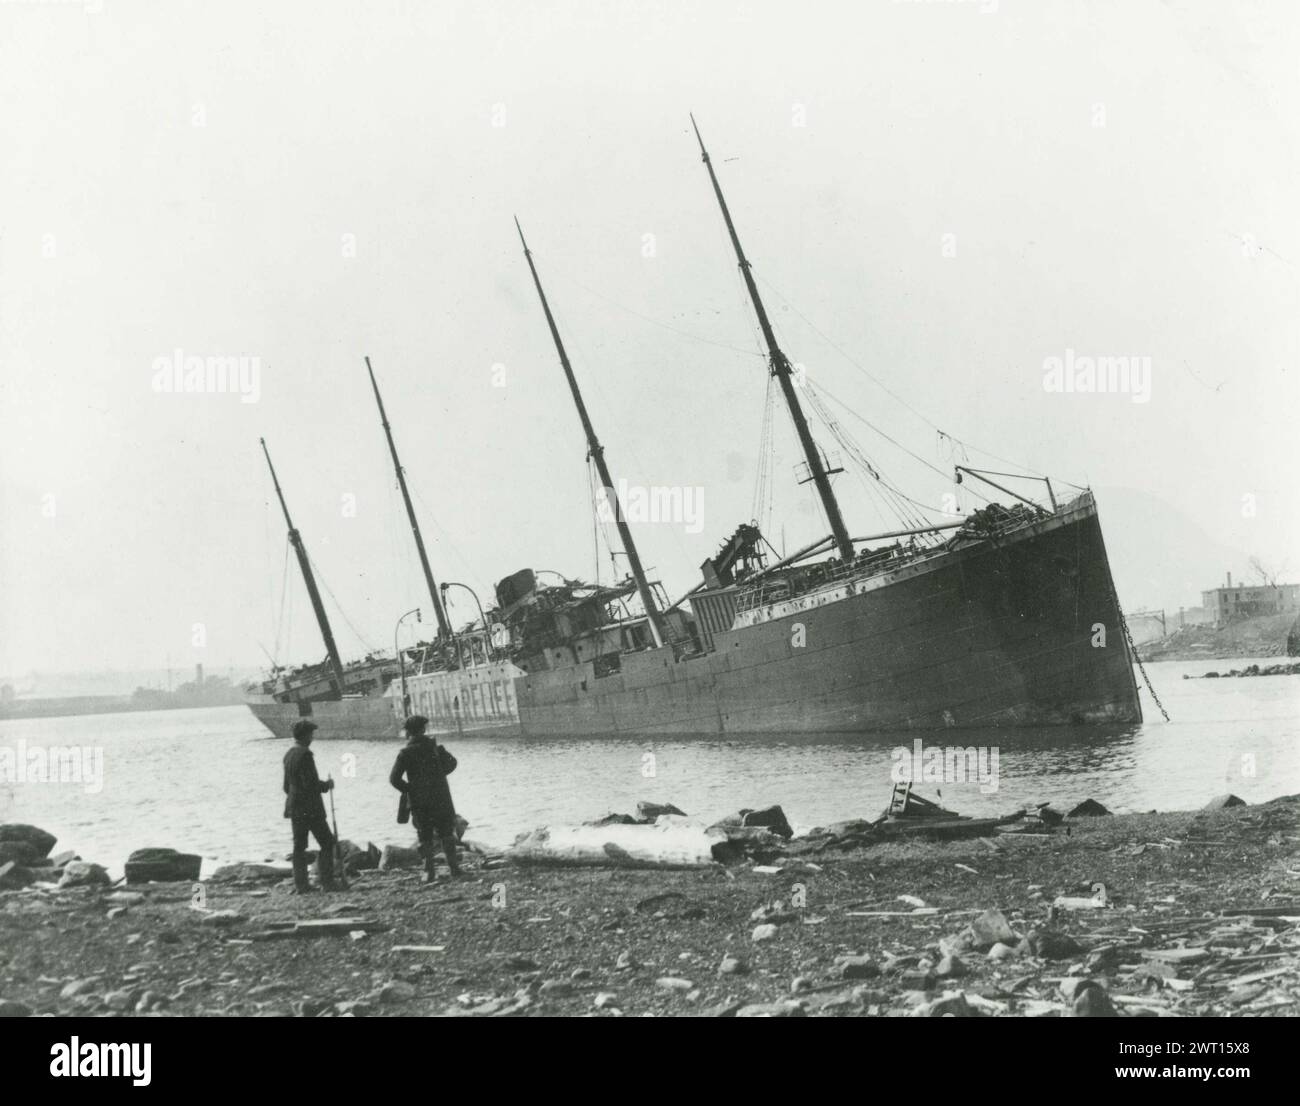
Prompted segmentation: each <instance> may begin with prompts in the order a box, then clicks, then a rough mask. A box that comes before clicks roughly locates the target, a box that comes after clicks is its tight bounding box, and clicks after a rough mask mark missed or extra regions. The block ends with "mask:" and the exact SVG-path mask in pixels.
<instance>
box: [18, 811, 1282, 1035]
mask: <svg viewBox="0 0 1300 1106" xmlns="http://www.w3.org/2000/svg"><path fill="white" fill-rule="evenodd" d="M1212 805H1213V806H1214V807H1215V808H1216V809H1207V810H1203V811H1198V812H1193V813H1171V814H1154V813H1153V814H1141V815H1122V816H1097V817H1083V816H1078V817H1067V816H1064V815H1058V814H1056V813H1054V812H1042V813H1041V815H1040V816H1039V817H1037V818H1035V819H1031V820H1029V821H1028V822H1024V821H1022V822H1021V823H1020V824H1018V825H1017V826H1015V827H1014V829H1015V830H1016V831H1017V832H995V829H996V828H997V827H985V826H976V827H975V828H974V829H973V830H971V832H970V833H969V834H965V835H958V837H957V839H943V838H944V837H945V836H946V835H945V834H944V833H942V832H935V833H929V832H920V833H916V834H908V835H906V836H898V835H894V836H888V837H886V836H882V835H881V834H880V833H878V832H876V831H875V830H874V829H872V828H871V827H872V826H873V823H866V822H861V823H858V822H849V823H842V824H841V826H840V827H837V828H836V829H834V830H831V829H829V828H828V830H827V831H823V832H822V833H820V834H819V835H810V836H809V837H806V838H799V839H794V840H786V839H785V838H784V837H782V836H781V835H779V834H773V833H772V831H771V829H770V828H760V829H759V830H758V832H754V833H746V832H743V829H744V827H732V830H733V832H730V833H729V835H728V836H727V841H728V842H729V843H731V842H740V847H738V848H732V849H731V850H730V852H729V853H728V854H727V856H726V861H727V862H726V863H716V862H714V863H709V864H707V865H704V866H697V867H685V868H664V867H654V866H643V867H624V866H621V865H620V863H619V861H618V858H612V859H611V860H610V863H609V866H579V867H570V866H538V865H536V864H532V863H528V864H522V863H511V862H508V860H507V859H506V858H503V857H501V856H496V855H492V854H490V853H485V852H483V851H473V850H467V852H468V855H467V857H466V858H465V859H466V866H467V872H466V875H465V876H464V877H462V878H461V879H458V880H451V879H449V878H448V879H444V880H442V881H441V882H439V883H437V884H435V885H434V886H433V887H429V888H426V887H424V886H423V885H421V883H420V882H419V876H418V873H417V872H416V871H414V870H412V869H409V868H405V867H401V866H399V865H401V864H402V863H404V860H403V858H402V857H401V856H400V855H399V854H397V853H394V854H392V855H391V856H390V857H389V858H388V859H389V864H388V865H386V870H381V869H379V868H378V867H370V866H369V865H370V864H371V863H372V862H375V863H378V859H379V858H378V857H376V856H375V855H374V853H373V852H372V851H371V850H357V853H356V854H354V856H353V860H352V862H351V865H350V866H351V867H352V868H353V872H352V875H351V878H350V886H349V888H348V889H347V890H346V891H344V892H340V893H336V894H314V895H310V896H295V895H292V894H290V893H289V890H290V888H291V886H292V883H291V881H290V880H289V879H288V878H287V869H286V868H284V867H283V866H278V865H262V864H249V865H233V866H229V867H228V868H227V869H225V870H223V871H222V872H219V873H215V874H214V875H213V876H211V877H208V878H206V879H204V880H203V881H202V882H197V883H195V882H191V881H188V880H177V881H172V882H147V883H141V884H138V885H134V884H133V885H113V884H112V882H111V881H110V880H108V878H107V875H106V874H105V875H104V876H103V877H102V878H101V877H100V876H99V875H97V874H92V875H90V876H87V875H86V869H93V868H95V867H97V866H95V865H85V866H84V867H82V868H77V867H71V866H72V865H76V864H81V863H82V862H79V861H68V860H66V858H63V859H64V861H65V862H64V866H63V871H64V873H65V876H64V879H65V880H66V876H67V873H68V871H69V869H71V872H72V873H73V878H72V879H71V880H66V882H64V884H63V886H61V887H60V886H58V883H57V881H55V880H53V879H50V878H44V879H34V880H33V881H32V882H30V883H29V884H28V885H26V886H21V887H18V888H16V889H12V890H8V891H3V892H0V1014H7V1015H9V1016H15V1015H17V1016H22V1015H27V1014H37V1015H40V1014H52V1015H149V1016H167V1015H226V1016H257V1017H268V1016H308V1017H311V1016H344V1017H346V1016H364V1015H388V1014H395V1015H408V1016H409V1015H447V1016H471V1017H472V1016H488V1017H501V1016H510V1015H550V1016H582V1015H590V1016H644V1015H658V1016H741V1017H749V1016H772V1017H804V1016H848V1015H868V1016H870V1015H885V1016H902V1015H907V1016H944V1015H948V1014H952V1015H956V1016H973V1017H981V1016H1031V1017H1034V1016H1042V1017H1058V1016H1065V1017H1070V1016H1122V1017H1133V1016H1205V1015H1210V1016H1231V1017H1238V1016H1242V1017H1248V1016H1261V1015H1262V1016H1288V1015H1289V1016H1294V1015H1296V1014H1300V924H1298V923H1300V891H1298V889H1297V881H1298V880H1300V865H1298V864H1297V860H1296V855H1297V853H1296V843H1297V841H1298V840H1300V796H1292V797H1288V798H1283V799H1277V800H1274V801H1272V802H1268V803H1264V804H1260V805H1256V806H1247V805H1244V804H1242V805H1227V804H1225V803H1224V802H1223V801H1218V802H1216V803H1215V804H1212ZM1084 813H1086V811H1085V812H1084ZM742 821H743V819H742ZM1003 828H1005V827H1003ZM0 829H2V830H5V831H6V832H3V833H0V855H3V854H5V850H4V849H3V845H4V844H5V843H6V839H7V840H8V841H9V842H12V841H13V840H16V839H17V838H16V837H15V836H14V835H13V834H12V833H10V832H7V831H11V830H12V829H13V827H0ZM934 838H939V839H937V840H936V839H934ZM753 842H758V843H759V844H758V845H753ZM42 843H43V842H42ZM52 846H53V842H51V843H50V848H52ZM50 848H47V849H46V850H45V853H46V854H48V853H49V852H50ZM19 852H23V850H21V849H10V850H8V854H9V855H12V854H14V853H19ZM153 852H154V853H165V852H166V850H153ZM363 854H364V855H363ZM177 855H182V854H177ZM28 859H29V860H30V859H32V858H31V857H28ZM36 859H41V860H44V859H46V856H45V855H43V856H42V857H39V858H36ZM408 859H409V858H408ZM166 862H167V858H166V857H165V856H160V855H155V856H153V857H151V858H147V859H146V861H141V862H140V863H154V864H157V863H166ZM7 863H11V864H12V863H13V861H12V860H9V861H8V862H7ZM359 865H364V866H362V867H358V866H359ZM41 867H42V866H41V865H36V866H34V867H32V868H30V869H27V870H29V871H39V870H40V869H41ZM0 871H3V866H0ZM99 871H100V872H102V871H103V869H99ZM154 873H155V874H159V873H161V874H163V875H166V874H167V873H166V871H165V870H164V869H154ZM49 874H51V875H52V874H53V872H51V873H49Z"/></svg>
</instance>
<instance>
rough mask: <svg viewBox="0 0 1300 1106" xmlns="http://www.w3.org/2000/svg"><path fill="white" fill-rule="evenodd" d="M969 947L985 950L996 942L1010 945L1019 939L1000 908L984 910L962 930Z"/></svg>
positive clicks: (980, 950)
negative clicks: (966, 937) (967, 939)
mask: <svg viewBox="0 0 1300 1106" xmlns="http://www.w3.org/2000/svg"><path fill="white" fill-rule="evenodd" d="M962 933H963V935H966V936H968V937H969V939H970V947H971V948H973V949H976V950H977V951H979V952H985V951H987V950H988V949H990V948H992V947H993V946H994V945H996V944H1003V945H1012V944H1015V943H1016V942H1017V941H1019V940H1020V938H1019V936H1018V935H1017V934H1016V931H1015V930H1014V929H1012V928H1011V923H1010V922H1008V921H1007V918H1006V915H1005V914H1003V913H1002V911H1001V910H986V911H984V913H983V914H981V915H980V916H979V917H978V918H976V919H975V920H974V921H973V922H971V924H970V925H969V926H967V927H966V929H964V930H963V931H962Z"/></svg>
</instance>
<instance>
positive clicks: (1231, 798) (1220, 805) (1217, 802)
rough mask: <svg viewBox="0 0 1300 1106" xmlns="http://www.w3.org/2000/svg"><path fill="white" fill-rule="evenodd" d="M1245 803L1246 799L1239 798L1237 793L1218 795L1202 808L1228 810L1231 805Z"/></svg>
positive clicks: (1242, 804)
mask: <svg viewBox="0 0 1300 1106" xmlns="http://www.w3.org/2000/svg"><path fill="white" fill-rule="evenodd" d="M1245 805H1246V800H1245V799H1239V798H1237V796H1236V795H1232V794H1228V795H1216V796H1215V797H1214V798H1213V799H1211V800H1210V801H1209V802H1208V803H1206V804H1205V806H1203V807H1202V808H1201V809H1202V810H1227V809H1228V808H1229V807H1234V806H1245Z"/></svg>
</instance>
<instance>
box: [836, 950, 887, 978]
mask: <svg viewBox="0 0 1300 1106" xmlns="http://www.w3.org/2000/svg"><path fill="white" fill-rule="evenodd" d="M834 971H835V975H836V976H837V977H838V978H840V979H874V978H875V977H876V976H878V975H879V974H880V965H879V964H877V963H876V962H875V961H874V960H872V959H871V957H869V956H861V955H857V954H855V955H852V956H837V957H836V958H835V967H834Z"/></svg>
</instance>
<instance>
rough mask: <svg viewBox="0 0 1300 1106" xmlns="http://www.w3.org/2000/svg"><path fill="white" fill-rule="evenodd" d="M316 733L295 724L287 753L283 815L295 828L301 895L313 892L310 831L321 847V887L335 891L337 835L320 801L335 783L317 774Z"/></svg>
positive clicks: (296, 885)
mask: <svg viewBox="0 0 1300 1106" xmlns="http://www.w3.org/2000/svg"><path fill="white" fill-rule="evenodd" d="M315 730H316V723H315V722H308V721H307V720H306V719H303V720H302V721H299V722H295V723H294V724H293V748H292V749H290V750H289V751H288V752H287V753H285V754H284V794H285V800H284V816H285V817H286V818H288V819H290V820H291V825H292V826H293V885H294V889H295V890H296V891H297V893H298V894H300V895H305V894H307V893H308V892H309V891H311V890H312V886H311V881H310V880H309V879H308V878H307V833H308V831H310V832H311V834H312V836H313V837H315V838H316V844H317V846H319V848H320V883H321V887H322V888H323V889H324V890H326V891H333V890H334V835H333V834H332V833H331V832H330V825H329V821H328V820H327V819H326V817H325V801H324V800H323V799H322V798H321V795H323V794H324V793H325V792H326V791H333V790H334V781H333V780H322V779H321V778H320V776H319V774H317V772H316V758H315V757H314V756H312V752H311V739H312V734H313V733H314V732H315Z"/></svg>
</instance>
